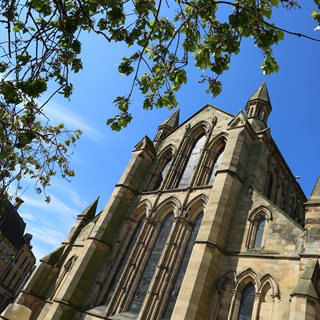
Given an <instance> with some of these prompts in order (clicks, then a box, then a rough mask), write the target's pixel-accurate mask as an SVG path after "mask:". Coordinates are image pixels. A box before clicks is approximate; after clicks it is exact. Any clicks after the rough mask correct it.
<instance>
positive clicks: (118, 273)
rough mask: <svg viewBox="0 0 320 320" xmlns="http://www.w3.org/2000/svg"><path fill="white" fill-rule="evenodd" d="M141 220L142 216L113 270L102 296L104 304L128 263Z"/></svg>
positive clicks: (113, 290) (106, 302) (112, 292)
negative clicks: (106, 289)
mask: <svg viewBox="0 0 320 320" xmlns="http://www.w3.org/2000/svg"><path fill="white" fill-rule="evenodd" d="M143 222H144V217H143V218H141V219H140V220H139V222H138V224H137V226H136V228H135V230H134V232H133V235H132V236H131V239H130V241H129V243H128V245H127V248H126V251H125V253H124V255H123V256H122V258H121V260H120V262H119V265H118V267H117V270H116V272H115V274H114V275H113V277H112V280H111V283H110V285H109V288H108V291H107V293H106V294H105V296H104V303H103V304H104V305H108V304H109V302H110V300H111V298H112V296H113V294H114V292H115V289H116V287H117V284H118V283H119V280H120V277H121V275H122V273H123V270H124V268H125V266H126V265H127V263H128V260H129V257H130V255H131V252H132V250H133V247H134V245H135V243H136V241H137V239H138V236H139V234H140V231H141V229H142V226H143Z"/></svg>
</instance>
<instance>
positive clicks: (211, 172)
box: [194, 137, 225, 186]
mask: <svg viewBox="0 0 320 320" xmlns="http://www.w3.org/2000/svg"><path fill="white" fill-rule="evenodd" d="M224 148H225V137H222V138H219V139H218V141H217V139H215V141H214V142H212V143H211V145H209V147H206V148H205V151H204V153H203V157H202V159H201V164H200V166H199V172H198V174H197V176H196V178H195V180H194V185H195V186H206V185H212V184H213V182H214V180H215V177H216V174H217V171H218V169H219V166H220V164H221V160H222V157H223V152H224Z"/></svg>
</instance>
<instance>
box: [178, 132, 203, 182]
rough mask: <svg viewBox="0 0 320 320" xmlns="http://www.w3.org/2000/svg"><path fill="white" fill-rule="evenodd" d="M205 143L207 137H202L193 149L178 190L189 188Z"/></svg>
mask: <svg viewBox="0 0 320 320" xmlns="http://www.w3.org/2000/svg"><path fill="white" fill-rule="evenodd" d="M205 141H206V136H202V137H200V138H199V139H198V141H197V142H196V143H195V145H194V147H193V149H192V152H191V155H190V157H189V159H188V162H187V165H186V167H185V169H184V172H183V174H182V177H181V179H180V182H179V185H178V188H186V187H188V186H189V182H190V179H191V177H192V174H193V171H194V169H195V168H196V166H197V163H198V160H199V158H200V155H201V152H202V149H203V146H204V143H205Z"/></svg>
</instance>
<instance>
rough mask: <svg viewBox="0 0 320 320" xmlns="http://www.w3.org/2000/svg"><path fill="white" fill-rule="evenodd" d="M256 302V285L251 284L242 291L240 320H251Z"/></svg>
mask: <svg viewBox="0 0 320 320" xmlns="http://www.w3.org/2000/svg"><path fill="white" fill-rule="evenodd" d="M254 300H255V289H254V285H253V283H251V282H249V283H248V284H247V285H246V286H245V287H244V289H243V291H242V295H241V301H240V309H239V315H238V320H251V315H252V311H253V305H254Z"/></svg>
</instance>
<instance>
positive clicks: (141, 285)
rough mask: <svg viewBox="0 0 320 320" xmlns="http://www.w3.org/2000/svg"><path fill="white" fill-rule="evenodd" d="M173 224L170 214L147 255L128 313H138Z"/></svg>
mask: <svg viewBox="0 0 320 320" xmlns="http://www.w3.org/2000/svg"><path fill="white" fill-rule="evenodd" d="M172 222H173V214H172V213H170V214H168V215H167V216H166V218H165V220H164V221H163V223H162V226H161V228H160V231H159V233H158V236H157V239H156V241H155V244H154V246H153V248H152V251H151V253H150V255H149V258H148V260H147V262H146V264H145V267H144V270H143V271H142V274H141V277H140V279H139V282H138V285H137V288H136V290H135V293H134V295H133V299H132V301H131V303H130V306H129V309H128V311H130V312H132V313H136V314H137V313H139V311H140V309H141V307H142V303H143V301H144V298H145V296H146V294H147V290H148V287H149V285H150V283H151V280H152V278H153V275H154V273H155V271H156V267H157V265H158V262H159V259H160V256H161V254H162V251H163V249H164V247H165V244H166V240H167V237H168V235H169V232H170V229H171V225H172Z"/></svg>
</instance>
